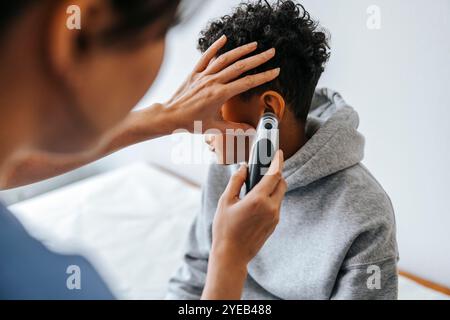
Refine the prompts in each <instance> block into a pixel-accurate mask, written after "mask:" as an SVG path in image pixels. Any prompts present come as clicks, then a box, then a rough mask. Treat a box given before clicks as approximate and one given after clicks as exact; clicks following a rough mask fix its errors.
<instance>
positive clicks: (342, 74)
mask: <svg viewBox="0 0 450 320" xmlns="http://www.w3.org/2000/svg"><path fill="white" fill-rule="evenodd" d="M238 2H239V1H221V0H213V1H209V2H208V4H207V5H206V6H205V7H204V8H203V9H202V11H201V12H200V13H199V15H198V16H197V17H196V19H195V20H194V21H191V22H190V23H189V25H187V26H182V28H180V29H179V30H176V33H175V32H174V33H173V34H172V35H171V36H170V37H169V54H168V58H167V61H166V62H167V65H166V66H165V67H164V68H163V72H162V74H161V77H160V79H159V80H160V81H159V82H158V84H157V85H156V86H155V87H154V90H152V91H151V92H150V93H149V94H148V96H147V97H146V99H145V100H144V104H146V103H149V102H150V101H157V100H158V99H159V98H161V99H162V98H166V97H168V96H169V94H170V92H172V91H173V89H175V87H176V86H177V85H178V83H179V81H180V79H181V78H182V77H183V76H184V75H185V74H186V73H187V72H188V71H189V70H190V69H191V67H192V66H193V64H194V63H195V60H196V59H197V57H198V54H197V52H196V50H195V40H196V38H197V35H198V31H199V30H200V29H201V27H202V26H203V25H204V23H205V22H206V21H207V20H208V19H209V18H212V17H216V16H220V15H222V14H224V13H226V12H227V11H228V9H227V8H228V7H231V6H232V5H233V4H236V3H238ZM302 3H303V4H304V5H305V7H306V8H307V9H308V10H309V11H310V12H311V14H312V15H313V16H314V17H316V18H319V20H320V21H321V22H322V24H323V25H324V26H325V27H326V28H328V29H329V31H330V33H331V35H332V42H331V45H332V57H331V60H330V62H329V65H328V68H327V71H326V73H325V75H324V76H323V79H322V81H321V85H322V86H329V87H332V88H334V89H336V90H338V91H340V92H341V93H342V94H343V96H344V98H345V99H346V100H347V101H348V102H349V103H350V104H351V105H353V106H354V107H355V108H356V110H357V111H358V112H359V113H360V116H361V127H360V128H361V131H362V132H363V134H364V135H365V136H366V138H367V149H366V158H365V163H366V165H367V166H368V167H369V168H370V170H371V171H372V172H373V174H374V175H375V176H376V177H377V178H378V180H379V181H380V182H381V183H382V185H383V186H384V188H385V189H386V190H387V192H388V193H389V195H390V196H391V199H392V201H393V204H394V207H395V210H396V216H397V223H398V241H399V246H400V257H401V260H400V267H401V268H403V269H405V270H407V271H410V272H413V273H416V274H418V275H420V276H423V277H425V278H428V279H430V280H434V281H436V282H439V283H443V284H445V285H447V286H450V208H449V206H450V203H449V199H450V187H449V185H448V184H449V183H450V170H449V166H450V148H449V146H450V143H449V140H450V126H449V124H448V123H449V119H450V104H449V102H448V101H449V98H448V97H447V95H448V94H449V91H450V41H449V40H450V23H449V21H450V1H449V0H433V1H425V0H376V1H366V0H346V1H336V0H321V1H317V0H305V1H303V2H302ZM370 5H377V6H378V7H379V8H380V9H381V29H380V30H369V29H368V28H367V25H366V22H367V19H368V17H369V16H368V14H367V12H366V10H367V8H368V7H369V6H370ZM162 146H163V144H161V145H160V147H162ZM154 151H156V150H152V153H153V152H154ZM164 151H166V149H164ZM153 154H154V153H153ZM203 172H204V171H203V170H202V169H201V168H199V167H197V168H194V169H192V170H189V173H190V174H191V175H193V176H198V177H201V176H202V173H203ZM184 173H186V172H184Z"/></svg>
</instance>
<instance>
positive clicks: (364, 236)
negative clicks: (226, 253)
mask: <svg viewBox="0 0 450 320" xmlns="http://www.w3.org/2000/svg"><path fill="white" fill-rule="evenodd" d="M358 122H359V119H358V114H357V113H356V112H355V110H353V109H352V108H351V107H350V106H348V105H347V104H346V103H345V101H344V100H343V99H342V98H341V96H340V95H339V94H338V93H336V92H333V91H331V90H329V89H318V90H317V91H316V94H315V96H314V99H313V102H312V105H311V111H310V115H309V117H308V121H307V126H306V132H307V135H308V137H310V139H309V140H308V142H307V143H306V144H305V145H304V146H303V147H302V148H301V149H300V150H299V151H298V152H297V153H296V154H295V155H293V156H292V157H291V158H289V159H288V160H286V163H285V169H284V172H283V175H284V177H285V178H286V181H287V184H288V190H287V193H286V197H285V199H284V201H283V203H282V208H281V218H280V223H279V225H278V226H277V228H276V230H275V232H274V233H273V235H272V236H271V237H270V238H269V240H268V241H267V242H266V244H265V245H264V247H263V248H262V249H261V251H260V252H259V253H258V254H257V256H256V257H255V258H254V259H253V260H252V261H251V262H250V264H249V265H248V278H247V281H246V284H245V288H244V292H243V296H242V298H243V299H396V298H397V280H398V279H397V260H398V253H397V243H396V236H395V218H394V212H393V208H392V205H391V202H390V199H389V197H388V195H387V194H386V192H385V191H384V190H383V188H382V187H381V186H380V184H379V183H378V182H377V181H376V180H375V178H374V177H373V176H372V175H371V174H370V173H369V171H368V170H367V169H366V168H365V167H364V166H363V165H362V164H361V161H362V159H363V155H364V137H363V136H362V135H361V134H360V133H359V132H358V131H357V127H358ZM235 168H236V167H235V166H231V167H230V166H228V167H225V166H219V165H212V166H211V168H210V170H209V173H208V178H207V182H206V185H205V186H204V190H203V200H202V201H203V204H202V210H201V212H200V213H199V215H198V216H197V217H196V220H195V221H194V223H193V226H192V228H191V231H190V234H189V238H188V241H187V247H186V252H185V255H184V261H183V263H182V265H181V266H180V268H179V269H178V271H177V272H176V274H175V275H174V276H173V278H172V279H171V280H170V283H169V288H168V294H167V298H168V299H198V298H199V297H200V296H201V293H202V290H203V286H204V284H205V276H206V271H207V264H208V256H209V251H210V248H211V236H212V232H211V226H212V222H213V219H214V213H215V211H216V206H217V202H218V200H219V197H220V195H221V194H222V192H223V191H224V189H225V186H226V185H227V182H228V180H229V178H230V175H231V174H232V171H233V170H235ZM224 276H225V277H226V275H224Z"/></svg>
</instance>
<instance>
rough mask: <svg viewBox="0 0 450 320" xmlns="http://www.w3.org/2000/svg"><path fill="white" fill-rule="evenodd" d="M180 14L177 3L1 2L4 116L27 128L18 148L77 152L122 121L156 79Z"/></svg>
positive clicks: (107, 0)
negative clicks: (170, 31) (17, 118)
mask: <svg viewBox="0 0 450 320" xmlns="http://www.w3.org/2000/svg"><path fill="white" fill-rule="evenodd" d="M178 6H179V0H133V1H128V0H70V1H65V0H39V1H36V0H14V1H2V2H1V4H0V45H1V52H0V55H1V56H0V64H1V70H2V72H1V75H0V91H1V92H0V94H1V96H2V103H1V105H0V108H1V113H2V116H7V117H10V120H11V121H12V120H14V119H13V117H15V116H18V115H20V116H21V119H22V120H26V121H22V123H24V126H23V128H21V130H18V131H20V132H21V134H20V136H17V137H16V139H17V141H16V142H17V143H24V142H25V141H26V142H27V144H28V146H29V147H32V148H37V149H40V150H44V151H55V152H72V151H79V150H82V149H84V148H86V147H87V146H89V145H90V144H91V143H93V142H95V141H96V138H98V137H99V136H100V135H101V134H102V133H103V132H104V131H106V130H107V129H110V128H111V127H112V126H114V125H115V124H117V123H118V122H119V121H120V120H122V119H123V118H124V117H125V116H126V115H127V113H128V112H129V111H130V110H131V108H132V107H133V106H134V105H135V104H136V103H137V102H138V101H139V99H140V98H141V97H142V96H143V95H144V93H145V92H146V90H147V89H148V88H149V86H150V85H151V84H152V82H153V81H154V79H155V77H156V75H157V73H158V70H159V68H160V65H161V62H162V59H163V55H164V46H165V43H164V39H165V34H166V32H167V31H168V29H169V28H170V26H171V25H173V24H174V22H176V15H177V8H178ZM77 23H78V26H77ZM25 123H26V125H25ZM31 138H32V139H31Z"/></svg>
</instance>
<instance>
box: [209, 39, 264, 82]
mask: <svg viewBox="0 0 450 320" xmlns="http://www.w3.org/2000/svg"><path fill="white" fill-rule="evenodd" d="M257 47H258V44H257V43H256V42H252V43H248V44H245V45H243V46H240V47H237V48H234V49H233V50H230V51H228V52H225V53H224V54H222V55H220V56H218V57H217V56H216V57H215V58H213V59H212V60H211V62H210V64H209V66H208V67H207V68H206V70H205V72H204V73H205V74H207V75H213V74H216V73H218V72H220V71H222V70H223V69H225V68H227V67H228V66H229V65H231V64H232V63H234V62H236V61H238V60H239V59H240V58H242V57H245V56H247V55H248V54H250V53H252V52H253V51H255V50H256V48H257ZM242 61H243V60H242ZM238 62H239V61H238Z"/></svg>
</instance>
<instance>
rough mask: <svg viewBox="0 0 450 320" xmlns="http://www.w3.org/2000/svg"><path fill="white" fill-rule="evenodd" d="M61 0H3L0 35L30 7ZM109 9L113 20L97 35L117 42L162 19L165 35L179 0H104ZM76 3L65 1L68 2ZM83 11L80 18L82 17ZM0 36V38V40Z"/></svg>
mask: <svg viewBox="0 0 450 320" xmlns="http://www.w3.org/2000/svg"><path fill="white" fill-rule="evenodd" d="M59 1H60V0H6V1H1V2H0V37H1V38H3V37H4V34H5V33H7V32H8V31H9V28H10V27H12V25H13V23H14V22H15V21H16V20H18V19H19V18H20V17H21V16H23V15H24V14H25V13H26V10H29V9H31V8H33V7H38V6H42V5H46V6H47V7H48V8H51V7H50V6H51V5H52V4H57V3H58V2H59ZM103 1H105V2H106V3H107V4H108V6H109V8H110V9H111V11H112V13H113V16H114V17H115V21H114V22H113V23H112V25H111V26H110V27H109V28H108V29H107V30H105V31H104V32H103V33H102V34H101V36H102V39H100V40H101V41H102V42H103V43H106V44H108V43H117V42H121V41H123V40H130V39H133V38H134V37H137V36H139V35H140V32H141V31H144V29H146V28H147V27H149V26H152V25H154V24H155V23H156V22H160V21H163V23H160V24H159V25H160V26H159V27H158V31H159V33H158V34H157V36H160V37H162V36H164V35H165V33H166V32H167V30H168V29H169V28H170V27H171V26H173V25H175V24H177V23H178V18H177V15H178V12H177V9H178V6H179V4H180V2H181V0H133V1H129V0H103ZM71 4H76V1H74V3H70V2H67V5H71ZM83 14H84V13H83V12H82V19H83ZM1 38H0V40H2V39H1Z"/></svg>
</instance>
